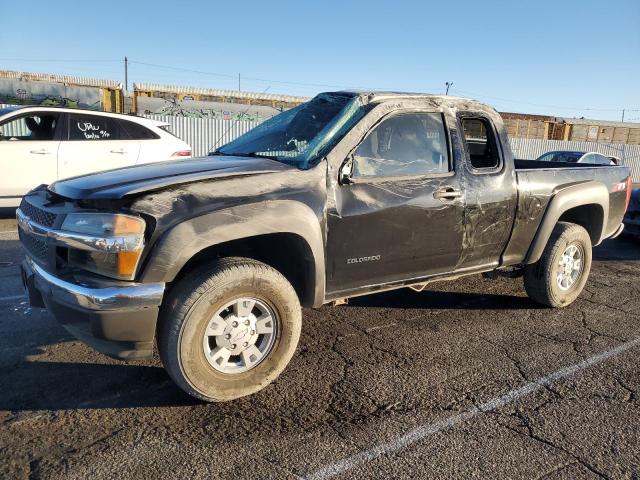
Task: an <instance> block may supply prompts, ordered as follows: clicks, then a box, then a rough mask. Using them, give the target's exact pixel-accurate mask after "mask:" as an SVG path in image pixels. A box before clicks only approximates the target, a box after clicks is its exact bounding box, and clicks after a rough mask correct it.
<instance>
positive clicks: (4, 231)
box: [0, 230, 18, 235]
mask: <svg viewBox="0 0 640 480" xmlns="http://www.w3.org/2000/svg"><path fill="white" fill-rule="evenodd" d="M10 233H18V230H3V231H1V232H0V235H9V234H10Z"/></svg>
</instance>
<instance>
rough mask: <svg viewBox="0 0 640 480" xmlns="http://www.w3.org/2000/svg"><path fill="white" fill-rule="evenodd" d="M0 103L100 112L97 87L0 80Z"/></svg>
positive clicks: (99, 96)
mask: <svg viewBox="0 0 640 480" xmlns="http://www.w3.org/2000/svg"><path fill="white" fill-rule="evenodd" d="M0 103H7V104H12V105H41V106H44V107H67V108H85V109H88V110H101V106H102V105H101V91H100V88H99V87H80V86H74V85H64V84H62V83H55V82H42V81H32V80H18V79H14V78H0Z"/></svg>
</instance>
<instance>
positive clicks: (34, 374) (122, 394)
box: [0, 362, 201, 411]
mask: <svg viewBox="0 0 640 480" xmlns="http://www.w3.org/2000/svg"><path fill="white" fill-rule="evenodd" d="M3 382H5V385H11V390H4V391H2V392H0V410H9V411H26V410H29V411H32V410H70V409H104V408H138V407H162V406H185V405H194V404H198V403H201V402H198V400H195V399H193V398H191V397H189V396H188V395H186V394H185V393H183V392H182V391H181V390H179V389H178V387H177V386H175V385H174V384H173V383H172V382H171V380H170V379H169V377H168V376H167V374H166V373H165V371H164V370H163V369H162V368H160V367H156V366H143V365H127V364H117V365H113V364H112V365H108V364H106V365H102V364H95V363H94V364H91V363H65V362H25V363H21V364H20V365H17V366H16V367H15V369H14V371H13V372H12V373H10V374H4V375H3Z"/></svg>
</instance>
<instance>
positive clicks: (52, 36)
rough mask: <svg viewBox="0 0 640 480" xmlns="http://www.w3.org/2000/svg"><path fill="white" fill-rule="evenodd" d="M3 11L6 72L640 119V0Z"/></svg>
mask: <svg viewBox="0 0 640 480" xmlns="http://www.w3.org/2000/svg"><path fill="white" fill-rule="evenodd" d="M0 12H1V15H0V18H1V19H2V22H1V25H2V26H1V27H0V69H8V70H25V71H32V72H46V73H62V74H71V75H84V76H91V77H97V78H112V79H118V80H124V75H123V66H122V59H123V57H124V56H125V55H127V56H128V57H129V59H130V60H131V63H130V69H129V79H130V82H131V81H139V82H143V81H144V82H156V83H169V84H179V85H194V86H205V87H212V88H234V89H235V88H237V85H238V79H237V75H238V72H240V73H241V76H242V89H243V90H253V91H264V90H266V91H268V92H271V93H288V94H294V95H313V94H315V93H317V92H318V91H323V90H335V89H341V88H352V87H358V88H382V89H396V90H407V91H422V92H433V93H441V92H443V91H444V88H445V87H444V84H445V82H447V81H449V82H453V86H452V88H451V92H450V93H452V94H456V95H463V96H470V97H473V98H477V99H480V100H483V101H486V102H488V103H491V104H493V105H494V106H496V107H497V108H498V109H499V110H505V111H519V112H528V113H542V114H551V115H559V116H578V117H579V116H586V117H590V118H601V119H614V120H619V119H620V117H621V115H622V109H623V108H626V109H628V110H629V111H628V112H627V113H626V118H627V119H635V120H636V121H640V0H608V1H601V0H599V1H598V0H581V1H579V0H566V1H559V0H554V1H550V0H538V1H498V0H486V1H471V0H469V1H465V0H458V1H442V0H439V1H417V0H416V1H405V2H402V1H399V0H396V1H395V2H381V3H374V2H360V1H348V0H343V1H333V0H329V1H324V2H311V1H304V0H298V1H295V2H294V1H277V0H272V1H270V2H264V1H263V2H253V1H235V2H220V3H218V2H210V1H204V0H202V1H186V0H185V1H182V2H167V3H165V2H159V1H158V2H151V1H142V0H140V1H136V2H118V1H115V0H111V1H110V2H106V3H96V2H90V1H83V2H77V1H65V2H51V1H39V0H32V1H30V2H28V4H19V3H16V2H9V1H8V0H2V6H0ZM152 65H160V66H163V67H159V66H152ZM166 67H174V68H166ZM188 70H196V71H198V72H206V74H205V73H196V72H194V71H188ZM633 110H635V111H633Z"/></svg>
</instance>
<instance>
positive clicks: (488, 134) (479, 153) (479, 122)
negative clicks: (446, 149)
mask: <svg viewBox="0 0 640 480" xmlns="http://www.w3.org/2000/svg"><path fill="white" fill-rule="evenodd" d="M462 130H463V133H464V141H465V143H466V146H467V152H469V159H470V161H471V166H472V167H473V168H475V169H478V170H494V169H496V168H498V167H499V166H500V154H499V153H498V142H497V139H496V136H495V134H494V133H493V129H492V128H491V124H490V123H489V121H488V120H487V119H486V118H482V117H465V118H463V119H462Z"/></svg>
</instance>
